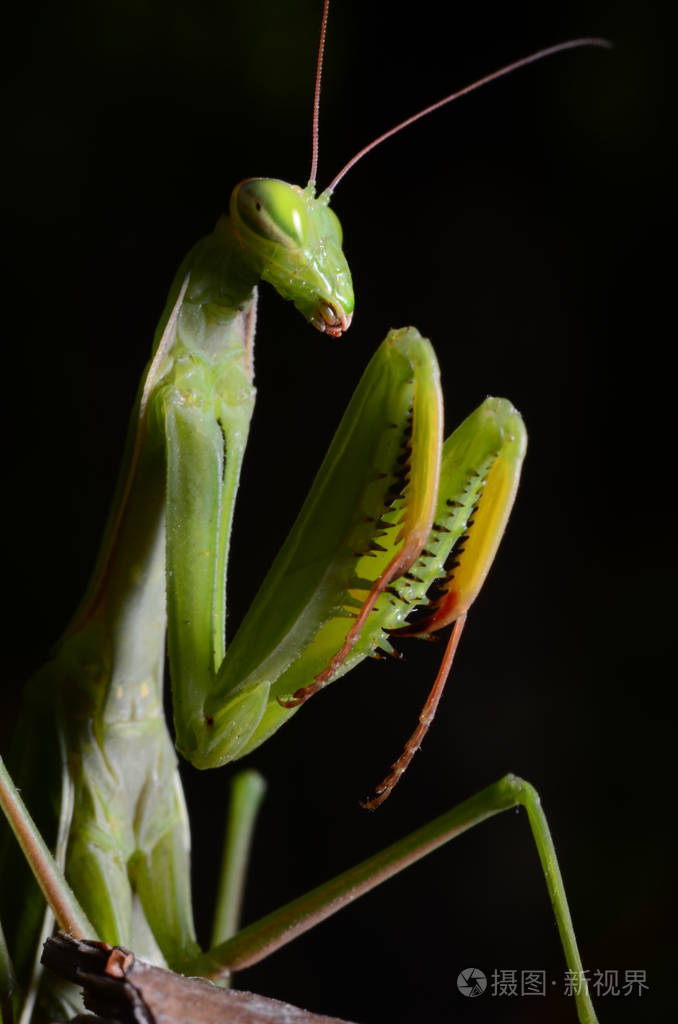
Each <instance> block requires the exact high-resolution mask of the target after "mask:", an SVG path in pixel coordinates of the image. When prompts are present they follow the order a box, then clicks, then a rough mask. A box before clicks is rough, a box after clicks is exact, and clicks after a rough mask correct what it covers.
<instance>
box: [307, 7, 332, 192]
mask: <svg viewBox="0 0 678 1024" xmlns="http://www.w3.org/2000/svg"><path fill="white" fill-rule="evenodd" d="M329 13H330V0H324V3H323V14H322V19H321V22H320V42H319V43H318V61H317V63H316V67H315V88H314V90H313V129H312V132H313V140H312V143H311V173H310V174H309V177H308V183H309V185H313V187H314V188H315V178H316V174H317V172H318V134H319V132H318V125H319V122H320V86H321V83H322V77H323V57H324V56H325V36H326V35H327V18H328V15H329Z"/></svg>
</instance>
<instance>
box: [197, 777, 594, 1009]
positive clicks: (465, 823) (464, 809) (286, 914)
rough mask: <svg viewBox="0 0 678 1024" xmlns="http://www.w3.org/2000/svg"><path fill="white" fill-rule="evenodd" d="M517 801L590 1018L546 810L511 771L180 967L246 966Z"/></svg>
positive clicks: (210, 972) (226, 970)
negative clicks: (527, 826)
mask: <svg viewBox="0 0 678 1024" xmlns="http://www.w3.org/2000/svg"><path fill="white" fill-rule="evenodd" d="M521 805H522V806H523V807H524V808H525V810H526V811H527V817H528V821H529V824H530V829H531V831H532V836H533V838H534V841H535V844H536V846H537V851H538V853H539V859H540V861H541V865H542V870H543V872H544V878H545V881H546V886H547V889H548V893H549V896H550V898H551V904H552V906H553V912H554V915H555V918H556V923H557V925H558V932H559V934H560V940H561V944H562V947H563V953H564V955H565V961H566V963H567V967H568V969H569V971H570V972H571V976H572V977H573V978H576V979H577V982H578V984H577V985H576V986H574V999H575V1003H576V1006H577V1012H578V1016H579V1021H580V1024H597V1017H596V1013H595V1010H594V1008H593V1004H592V1002H591V996H590V994H589V990H588V985H587V982H586V975H585V973H584V970H583V966H582V961H581V957H580V955H579V949H578V947H577V940H576V937H575V934H574V928H573V925H572V917H571V915H570V909H569V906H568V902H567V896H566V894H565V887H564V885H563V878H562V875H561V873H560V867H559V865H558V859H557V857H556V851H555V847H554V845H553V839H552V838H551V832H550V830H549V826H548V822H547V820H546V815H545V814H544V811H543V809H542V806H541V801H540V799H539V794H538V793H537V791H536V790H535V789H534V787H533V786H532V785H530V783H529V782H526V781H525V780H524V779H521V778H518V776H516V775H505V776H504V777H503V778H502V779H499V781H498V782H495V783H493V785H491V786H488V787H487V788H486V789H483V790H481V791H480V792H479V793H476V794H475V796H472V797H469V799H468V800H464V802H463V803H461V804H458V805H457V806H456V807H454V808H453V809H452V810H451V811H447V812H446V813H445V814H442V815H441V816H440V817H439V818H435V819H434V820H433V821H432V822H430V823H429V824H428V825H424V826H423V827H422V828H420V829H417V830H416V831H415V832H412V833H410V835H409V836H406V837H405V838H404V839H400V840H399V841H398V842H396V843H394V844H393V845H392V846H389V847H387V848H386V849H385V850H382V851H381V852H380V853H377V854H375V855H374V856H373V857H369V858H368V859H367V860H365V861H363V862H362V863H361V864H357V865H356V866H355V867H353V868H349V870H348V871H345V872H343V874H341V875H338V876H337V877H336V878H333V879H332V880H331V881H330V882H327V883H325V884H324V885H321V886H319V887H318V888H317V889H314V890H312V891H311V892H309V893H307V894H306V895H305V896H300V897H299V898H298V899H296V900H292V902H291V903H288V904H287V905H286V906H284V907H281V908H280V909H279V910H276V911H274V912H273V913H271V914H268V915H267V916H266V917H264V918H262V919H261V920H260V921H256V922H255V923H254V924H252V925H249V926H248V927H247V928H245V929H243V931H241V932H239V933H238V934H237V935H235V936H234V937H233V938H232V939H229V940H227V941H226V942H223V943H221V944H219V945H217V946H214V947H213V948H212V949H211V950H210V951H209V952H208V953H205V954H203V955H202V956H201V957H199V958H198V959H197V960H196V961H194V962H193V963H192V964H190V965H189V968H188V970H189V972H190V973H191V974H200V975H203V976H205V977H211V978H213V979H214V978H218V977H220V976H222V975H228V974H230V973H231V972H233V971H237V970H241V969H242V968H244V967H250V966H252V965H253V964H255V963H258V962H259V961H260V960H263V959H264V958H265V957H267V956H269V955H270V954H271V953H273V952H275V951H276V950H277V949H279V948H280V947H281V946H284V945H286V944H287V943H288V942H290V941H291V940H292V939H294V938H296V937H297V936H298V935H302V934H303V933H304V932H306V931H308V930H309V929H310V928H313V927H314V926H315V925H316V924H318V923H319V922H320V921H323V920H325V919H326V918H328V917H330V916H331V915H332V914H334V913H336V911H337V910H340V909H341V908H342V907H344V906H347V905H348V904H349V903H351V902H353V901H354V900H355V899H356V898H357V897H358V896H362V895H363V894H364V893H367V892H369V891H370V890H371V889H374V888H376V886H377V885H380V884H381V882H385V881H386V880H387V879H388V878H391V877H392V876H393V875H395V874H397V873H398V872H399V871H402V870H403V868H406V867H409V865H410V864H414V863H415V862H416V861H418V860H421V859H422V858H423V857H425V856H426V855H427V854H429V853H431V852H432V851H433V850H436V849H437V848H438V847H439V846H442V845H443V844H444V843H446V842H448V841H449V840H450V839H454V838H456V836H458V835H461V833H462V832H465V831H466V830H467V829H469V828H472V827H473V826H474V825H478V824H480V822H482V821H486V820H487V819H488V818H492V817H494V815H495V814H499V813H500V812H501V811H506V810H508V809H509V808H511V807H519V806H521Z"/></svg>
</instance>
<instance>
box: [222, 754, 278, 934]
mask: <svg viewBox="0 0 678 1024" xmlns="http://www.w3.org/2000/svg"><path fill="white" fill-rule="evenodd" d="M265 791H266V783H265V782H264V779H263V778H262V776H261V775H259V773H258V772H255V771H243V772H238V774H237V775H236V776H235V778H234V779H233V781H232V782H231V794H230V801H229V805H228V818H227V821H226V838H225V841H224V850H223V854H222V859H221V872H220V875H219V886H218V889H217V901H216V907H215V910H214V923H213V925H212V939H211V943H210V944H211V945H212V946H218V945H220V944H222V943H224V942H226V940H227V939H230V938H231V937H232V936H233V935H235V933H236V932H237V930H238V925H239V923H240V911H241V907H242V900H243V893H244V889H245V881H246V876H247V865H248V862H249V857H250V847H251V845H252V835H253V832H254V825H255V823H256V819H257V814H258V812H259V807H260V805H261V801H262V799H263V796H264V792H265Z"/></svg>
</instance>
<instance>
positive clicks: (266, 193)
mask: <svg viewBox="0 0 678 1024" xmlns="http://www.w3.org/2000/svg"><path fill="white" fill-rule="evenodd" d="M328 198H329V197H328V195H327V193H324V194H323V195H321V196H320V197H319V198H317V199H316V197H315V192H314V189H313V188H312V186H307V187H306V188H305V189H301V188H299V186H298V185H288V184H287V182H284V181H278V180H277V179H275V178H247V179H246V180H245V181H242V182H241V183H240V184H239V185H236V187H235V188H234V190H233V193H232V195H231V204H230V213H231V224H232V226H233V230H234V232H235V235H236V237H237V239H238V242H239V243H240V246H241V248H242V250H243V254H244V256H245V258H246V260H247V262H248V263H249V265H250V266H251V267H252V268H253V269H254V270H256V272H257V274H259V276H261V278H262V279H263V280H264V281H268V282H269V284H272V285H273V287H274V288H275V289H276V291H277V292H278V293H279V294H280V295H281V296H282V297H283V299H289V300H291V301H292V302H293V303H294V305H295V306H296V308H297V309H298V310H299V312H300V313H301V314H302V315H303V316H305V317H306V319H307V320H308V321H309V322H310V323H312V324H313V326H314V327H317V328H318V330H319V331H325V332H326V333H327V334H331V335H333V336H334V337H336V338H338V337H339V336H340V335H341V334H342V332H343V331H345V330H346V329H347V328H348V326H349V325H350V323H351V318H352V316H353V306H354V298H353V284H352V282H351V272H350V270H349V268H348V263H347V262H346V257H345V256H344V252H343V250H342V247H341V245H342V231H341V224H340V223H339V219H338V217H337V215H336V214H335V213H334V211H333V210H331V209H330V207H329V205H328Z"/></svg>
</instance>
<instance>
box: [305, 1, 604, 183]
mask: <svg viewBox="0 0 678 1024" xmlns="http://www.w3.org/2000/svg"><path fill="white" fill-rule="evenodd" d="M328 7H329V0H325V4H324V9H323V21H322V28H321V35H320V40H321V42H320V52H319V54H318V67H317V73H316V89H315V98H314V111H313V113H314V117H313V164H312V167H311V181H312V182H314V183H315V172H316V170H317V157H318V103H319V99H320V76H321V74H322V48H323V46H324V42H325V30H326V27H327V12H328ZM580 46H601V47H603V48H604V49H607V50H609V49H611V48H612V43H610V42H609V41H608V40H607V39H598V38H596V37H585V38H582V39H568V40H567V41H566V42H564V43H556V44H555V45H554V46H547V47H545V48H544V49H542V50H537V51H536V52H535V53H531V54H529V55H528V56H527V57H521V58H520V60H515V61H513V62H512V63H511V64H506V65H504V67H501V68H498V69H497V70H496V71H492V72H490V74H488V75H484V76H483V77H482V78H478V79H476V81H475V82H471V84H470V85H465V86H464V87H463V89H457V90H456V91H455V92H452V93H450V94H449V96H444V97H443V98H442V99H441V100H438V101H437V102H436V103H432V104H431V105H430V106H428V107H424V109H423V110H419V111H418V112H417V113H416V114H412V115H411V117H406V118H405V120H404V121H400V123H399V124H397V125H395V126H394V127H393V128H390V129H389V130H388V131H387V132H384V133H383V135H379V136H378V137H377V138H376V139H373V140H372V142H369V143H368V144H367V145H366V146H363V148H362V149H360V150H358V152H357V153H356V154H355V156H352V157H351V159H350V160H349V161H348V163H347V164H345V165H344V166H343V167H342V169H341V170H340V171H339V173H338V174H337V175H335V177H334V178H333V179H332V181H331V182H330V184H329V185H328V186H327V188H326V189H325V191H324V193H323V195H325V196H327V197H328V198H329V196H331V195H332V193H333V192H334V190H335V188H336V187H337V185H338V184H339V182H340V181H341V179H342V178H343V177H344V175H345V174H347V173H348V172H349V171H350V170H351V168H352V167H354V166H355V165H356V164H357V163H358V161H359V160H362V158H363V157H364V156H366V155H367V154H368V153H369V152H370V151H371V150H373V149H376V147H377V146H379V145H381V143H382V142H385V141H386V139H390V138H391V136H392V135H396V134H397V133H398V132H400V131H402V130H403V129H404V128H408V127H409V126H410V125H411V124H414V122H415V121H419V120H420V118H422V117H426V115H427V114H432V113H433V112H434V111H436V110H439V109H440V108H441V107H444V106H446V105H447V104H448V103H452V101H453V100H458V99H459V98H460V97H461V96H465V95H466V94H467V93H469V92H474V90H476V89H480V88H481V86H483V85H488V84H489V83H490V82H494V81H495V79H497V78H503V77H504V75H510V74H511V73H512V72H513V71H518V69H519V68H524V67H526V66H527V65H528V64H534V63H536V62H537V61H539V60H543V59H544V58H545V57H551V56H552V55H553V54H554V53H561V52H562V51H563V50H574V49H576V48H577V47H580Z"/></svg>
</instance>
